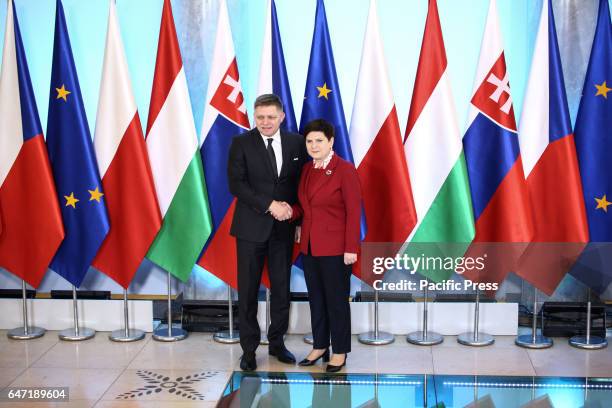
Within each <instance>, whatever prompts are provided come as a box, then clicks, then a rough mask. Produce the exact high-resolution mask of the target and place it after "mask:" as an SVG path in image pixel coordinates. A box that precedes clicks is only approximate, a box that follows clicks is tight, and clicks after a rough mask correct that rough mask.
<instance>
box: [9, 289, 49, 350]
mask: <svg viewBox="0 0 612 408" xmlns="http://www.w3.org/2000/svg"><path fill="white" fill-rule="evenodd" d="M21 296H22V301H23V303H22V317H23V327H17V328H14V329H12V330H9V331H8V332H7V333H6V335H7V336H8V338H9V339H13V340H31V339H37V338H39V337H42V336H43V335H44V334H45V331H46V330H45V329H43V328H42V327H36V326H28V304H27V296H26V283H25V280H22V281H21Z"/></svg>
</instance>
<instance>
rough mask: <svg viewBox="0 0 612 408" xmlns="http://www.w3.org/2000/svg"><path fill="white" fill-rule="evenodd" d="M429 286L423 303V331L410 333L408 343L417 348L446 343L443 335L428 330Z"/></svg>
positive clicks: (426, 286)
mask: <svg viewBox="0 0 612 408" xmlns="http://www.w3.org/2000/svg"><path fill="white" fill-rule="evenodd" d="M428 286H429V285H425V293H424V301H423V330H422V331H415V332H412V333H409V334H408V336H407V337H406V341H407V342H408V343H411V344H416V345H417V346H435V345H436V344H440V343H442V342H443V341H444V337H442V335H441V334H439V333H436V332H432V331H429V330H428V328H427V315H428V310H427V308H428V304H429V288H428Z"/></svg>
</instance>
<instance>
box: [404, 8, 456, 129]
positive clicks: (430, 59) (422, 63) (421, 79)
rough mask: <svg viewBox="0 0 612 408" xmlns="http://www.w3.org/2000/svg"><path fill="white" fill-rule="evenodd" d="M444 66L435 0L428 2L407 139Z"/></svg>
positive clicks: (444, 55)
mask: <svg viewBox="0 0 612 408" xmlns="http://www.w3.org/2000/svg"><path fill="white" fill-rule="evenodd" d="M446 65H447V62H446V51H445V50H444V39H443V37H442V28H441V27H440V17H439V16H438V5H437V2H436V0H430V1H429V10H428V12H427V22H426V23H425V32H424V33H423V43H422V45H421V54H420V56H419V67H418V68H417V74H416V78H415V80H414V91H413V92H412V102H411V103H410V112H409V114H408V124H407V125H406V135H405V137H406V138H408V135H409V134H410V132H411V131H412V128H413V127H414V124H415V123H416V121H417V119H418V118H419V116H420V115H421V112H422V111H423V108H425V104H427V101H428V100H429V97H430V96H431V94H432V93H433V91H434V88H435V87H436V85H437V84H438V82H439V81H440V78H441V77H442V74H443V73H444V71H445V70H446ZM404 141H405V139H404Z"/></svg>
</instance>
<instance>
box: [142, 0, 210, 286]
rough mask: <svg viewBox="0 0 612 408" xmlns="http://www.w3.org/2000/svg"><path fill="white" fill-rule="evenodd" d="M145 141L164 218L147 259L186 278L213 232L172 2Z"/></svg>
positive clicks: (166, 9)
mask: <svg viewBox="0 0 612 408" xmlns="http://www.w3.org/2000/svg"><path fill="white" fill-rule="evenodd" d="M146 142H147V148H148V151H149V160H150V163H151V169H152V172H153V180H154V183H155V190H156V192H157V199H158V202H159V207H160V210H161V215H162V219H163V222H162V227H161V230H160V231H159V233H158V234H157V237H156V238H155V241H154V242H153V244H152V245H151V248H150V249H149V252H148V253H147V258H149V259H150V260H151V261H153V262H155V263H156V264H158V265H159V266H161V267H162V268H164V269H165V270H167V271H168V272H170V273H171V274H172V275H174V276H175V277H177V278H179V279H180V280H182V281H186V280H187V279H188V278H189V275H190V274H191V270H192V269H193V266H194V265H195V263H196V261H197V258H198V256H199V254H200V252H201V251H202V247H203V246H204V243H205V242H206V240H207V239H208V236H209V235H210V213H209V210H208V202H207V192H206V184H205V182H204V173H203V169H202V159H201V158H200V154H199V152H198V137H197V134H196V130H195V124H194V122H193V113H192V111H191V104H190V101H189V92H188V90H187V81H186V79H185V70H184V69H183V61H182V59H181V52H180V49H179V44H178V39H177V37H176V28H175V27H174V18H173V17H172V8H171V5H170V0H164V6H163V10H162V19H161V27H160V30H159V43H158V48H157V60H156V63H155V75H154V77H153V90H152V91H151V103H150V107H149V119H148V121H147V138H146Z"/></svg>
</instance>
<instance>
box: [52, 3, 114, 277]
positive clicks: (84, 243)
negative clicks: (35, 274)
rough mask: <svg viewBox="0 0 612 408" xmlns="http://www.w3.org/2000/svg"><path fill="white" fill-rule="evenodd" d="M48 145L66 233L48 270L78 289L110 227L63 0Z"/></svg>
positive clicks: (57, 29)
mask: <svg viewBox="0 0 612 408" xmlns="http://www.w3.org/2000/svg"><path fill="white" fill-rule="evenodd" d="M47 147H48V149H49V159H50V161H51V167H52V169H53V177H54V179H55V186H56V188H57V192H58V194H59V199H60V203H61V204H62V205H61V210H62V218H63V220H64V228H65V230H66V237H65V238H64V241H63V242H62V244H61V245H60V247H59V249H58V250H57V253H56V254H55V256H54V257H53V260H52V261H51V265H50V266H49V267H50V268H51V269H53V270H54V271H55V272H57V273H58V274H59V275H61V276H62V277H64V278H65V279H66V280H67V281H68V282H70V283H71V284H73V285H74V286H76V287H79V286H80V285H81V282H82V281H83V279H84V278H85V274H86V273H87V270H88V269H89V265H91V263H92V261H93V259H94V257H95V256H96V254H97V253H98V250H99V249H100V245H102V242H103V241H104V238H105V237H106V234H107V233H108V230H109V228H110V227H109V220H108V215H107V213H106V196H105V194H104V189H103V188H102V182H101V180H100V174H99V173H98V164H97V161H96V156H95V153H94V148H93V144H92V142H91V136H90V133H89V125H88V124H87V117H86V115H85V107H84V106H83V99H82V97H81V89H80V87H79V78H78V75H77V71H76V67H75V65H74V60H73V58H72V49H71V47H70V37H69V35H68V30H67V28H66V18H65V16H64V8H63V7H62V2H61V1H60V0H58V1H57V5H56V10H55V41H54V44H53V65H52V69H51V89H50V94H49V118H48V120H47Z"/></svg>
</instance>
